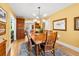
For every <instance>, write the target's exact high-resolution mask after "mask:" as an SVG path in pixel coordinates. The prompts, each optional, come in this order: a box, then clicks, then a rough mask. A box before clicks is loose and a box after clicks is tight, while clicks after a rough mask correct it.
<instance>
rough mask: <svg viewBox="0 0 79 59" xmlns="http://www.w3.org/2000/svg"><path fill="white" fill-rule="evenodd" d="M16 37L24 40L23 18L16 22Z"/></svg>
mask: <svg viewBox="0 0 79 59" xmlns="http://www.w3.org/2000/svg"><path fill="white" fill-rule="evenodd" d="M16 24H17V25H16V37H17V39H24V38H25V34H24V18H17V20H16Z"/></svg>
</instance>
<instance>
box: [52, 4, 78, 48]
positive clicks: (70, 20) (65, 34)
mask: <svg viewBox="0 0 79 59" xmlns="http://www.w3.org/2000/svg"><path fill="white" fill-rule="evenodd" d="M76 16H79V4H73V5H71V6H69V7H67V8H64V9H62V10H60V11H58V12H56V13H55V14H52V16H51V17H50V18H51V21H53V20H57V19H62V18H67V31H58V34H59V35H60V38H59V41H61V42H64V43H67V44H70V45H73V46H75V47H78V48H79V31H74V17H76ZM52 28H53V26H52V22H51V29H52Z"/></svg>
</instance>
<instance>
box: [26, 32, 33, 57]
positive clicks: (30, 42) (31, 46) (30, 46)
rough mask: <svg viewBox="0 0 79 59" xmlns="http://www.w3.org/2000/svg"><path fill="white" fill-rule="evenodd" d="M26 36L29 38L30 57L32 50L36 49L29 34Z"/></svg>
mask: <svg viewBox="0 0 79 59" xmlns="http://www.w3.org/2000/svg"><path fill="white" fill-rule="evenodd" d="M26 35H27V38H28V52H29V55H32V48H33V47H34V45H33V44H32V41H31V37H30V35H29V34H28V32H27V34H26Z"/></svg>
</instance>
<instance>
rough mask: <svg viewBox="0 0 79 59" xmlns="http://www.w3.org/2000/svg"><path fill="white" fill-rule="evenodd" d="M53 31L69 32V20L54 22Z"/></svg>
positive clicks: (63, 19)
mask: <svg viewBox="0 0 79 59" xmlns="http://www.w3.org/2000/svg"><path fill="white" fill-rule="evenodd" d="M53 30H60V31H66V30H67V18H62V19H58V20H54V21H53Z"/></svg>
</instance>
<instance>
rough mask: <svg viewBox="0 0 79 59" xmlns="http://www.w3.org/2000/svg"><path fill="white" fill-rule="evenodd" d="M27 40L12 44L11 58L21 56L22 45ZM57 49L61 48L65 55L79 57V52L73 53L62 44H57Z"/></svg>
mask: <svg viewBox="0 0 79 59" xmlns="http://www.w3.org/2000/svg"><path fill="white" fill-rule="evenodd" d="M26 41H27V39H26V40H16V41H14V42H13V43H12V47H11V54H10V55H11V56H17V55H18V54H19V51H20V45H21V44H22V43H24V42H26ZM56 48H60V49H61V50H62V51H63V52H64V53H66V54H68V55H69V56H79V53H78V52H75V51H73V50H72V49H70V48H66V47H64V46H62V45H60V44H57V43H56Z"/></svg>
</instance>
